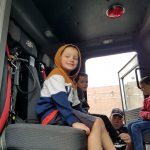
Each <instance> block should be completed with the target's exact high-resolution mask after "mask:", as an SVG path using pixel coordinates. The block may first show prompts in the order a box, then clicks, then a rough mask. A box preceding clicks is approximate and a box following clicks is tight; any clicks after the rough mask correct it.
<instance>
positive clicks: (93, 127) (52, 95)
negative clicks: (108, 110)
mask: <svg viewBox="0 0 150 150" xmlns="http://www.w3.org/2000/svg"><path fill="white" fill-rule="evenodd" d="M54 61H55V65H56V67H55V68H54V69H53V70H52V71H51V73H50V74H49V75H48V77H47V79H46V80H45V81H44V84H43V88H42V90H41V98H40V100H39V101H38V104H37V107H36V112H37V115H38V117H39V119H40V121H41V123H42V124H44V125H48V124H51V125H67V126H71V127H73V128H77V129H80V130H84V131H85V133H86V134H87V136H88V143H87V147H88V150H103V149H105V150H115V147H114V145H113V143H112V141H111V139H110V137H109V135H108V133H107V131H106V128H105V125H104V123H103V121H102V120H101V119H99V118H96V117H93V116H91V115H88V114H86V113H84V110H83V109H82V108H81V107H80V106H81V105H80V101H79V98H78V95H77V88H76V84H75V82H74V78H75V77H76V75H77V74H78V72H79V70H80V64H81V55H80V51H79V48H78V47H77V46H75V45H72V44H66V45H63V46H62V47H60V48H59V49H58V51H57V53H56V55H55V60H54Z"/></svg>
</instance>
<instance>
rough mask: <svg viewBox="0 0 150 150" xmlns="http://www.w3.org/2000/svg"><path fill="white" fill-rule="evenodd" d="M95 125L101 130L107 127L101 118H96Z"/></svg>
mask: <svg viewBox="0 0 150 150" xmlns="http://www.w3.org/2000/svg"><path fill="white" fill-rule="evenodd" d="M94 125H96V126H99V127H101V128H102V127H104V126H105V125H104V122H103V120H102V119H101V118H96V120H95V122H94Z"/></svg>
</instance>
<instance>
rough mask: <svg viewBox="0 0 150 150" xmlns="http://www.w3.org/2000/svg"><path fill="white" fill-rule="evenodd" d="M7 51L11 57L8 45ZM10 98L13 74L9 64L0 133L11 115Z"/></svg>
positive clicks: (0, 118)
mask: <svg viewBox="0 0 150 150" xmlns="http://www.w3.org/2000/svg"><path fill="white" fill-rule="evenodd" d="M6 53H7V55H8V57H9V49H8V46H6ZM10 98H11V75H10V66H9V65H8V77H7V92H6V100H5V104H4V109H3V112H2V115H1V117H0V133H1V132H2V130H3V128H4V125H5V123H6V121H7V118H8V115H9V108H10Z"/></svg>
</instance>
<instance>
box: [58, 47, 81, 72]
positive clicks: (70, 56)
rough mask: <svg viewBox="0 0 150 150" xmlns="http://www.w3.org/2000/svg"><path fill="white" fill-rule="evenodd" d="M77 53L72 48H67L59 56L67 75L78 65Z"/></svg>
mask: <svg viewBox="0 0 150 150" xmlns="http://www.w3.org/2000/svg"><path fill="white" fill-rule="evenodd" d="M78 57H79V55H78V51H77V49H76V48H74V47H67V48H65V50H64V51H63V53H62V55H61V65H62V68H63V69H64V70H65V71H66V72H67V73H68V74H69V73H70V72H71V71H73V70H74V69H75V68H76V67H77V65H78Z"/></svg>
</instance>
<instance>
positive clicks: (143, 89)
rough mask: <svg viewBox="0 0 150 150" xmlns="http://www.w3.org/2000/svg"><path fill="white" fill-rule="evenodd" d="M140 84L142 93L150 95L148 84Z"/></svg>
mask: <svg viewBox="0 0 150 150" xmlns="http://www.w3.org/2000/svg"><path fill="white" fill-rule="evenodd" d="M140 86H141V90H142V91H143V94H144V95H150V85H149V84H144V83H142V84H141V85H140Z"/></svg>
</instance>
